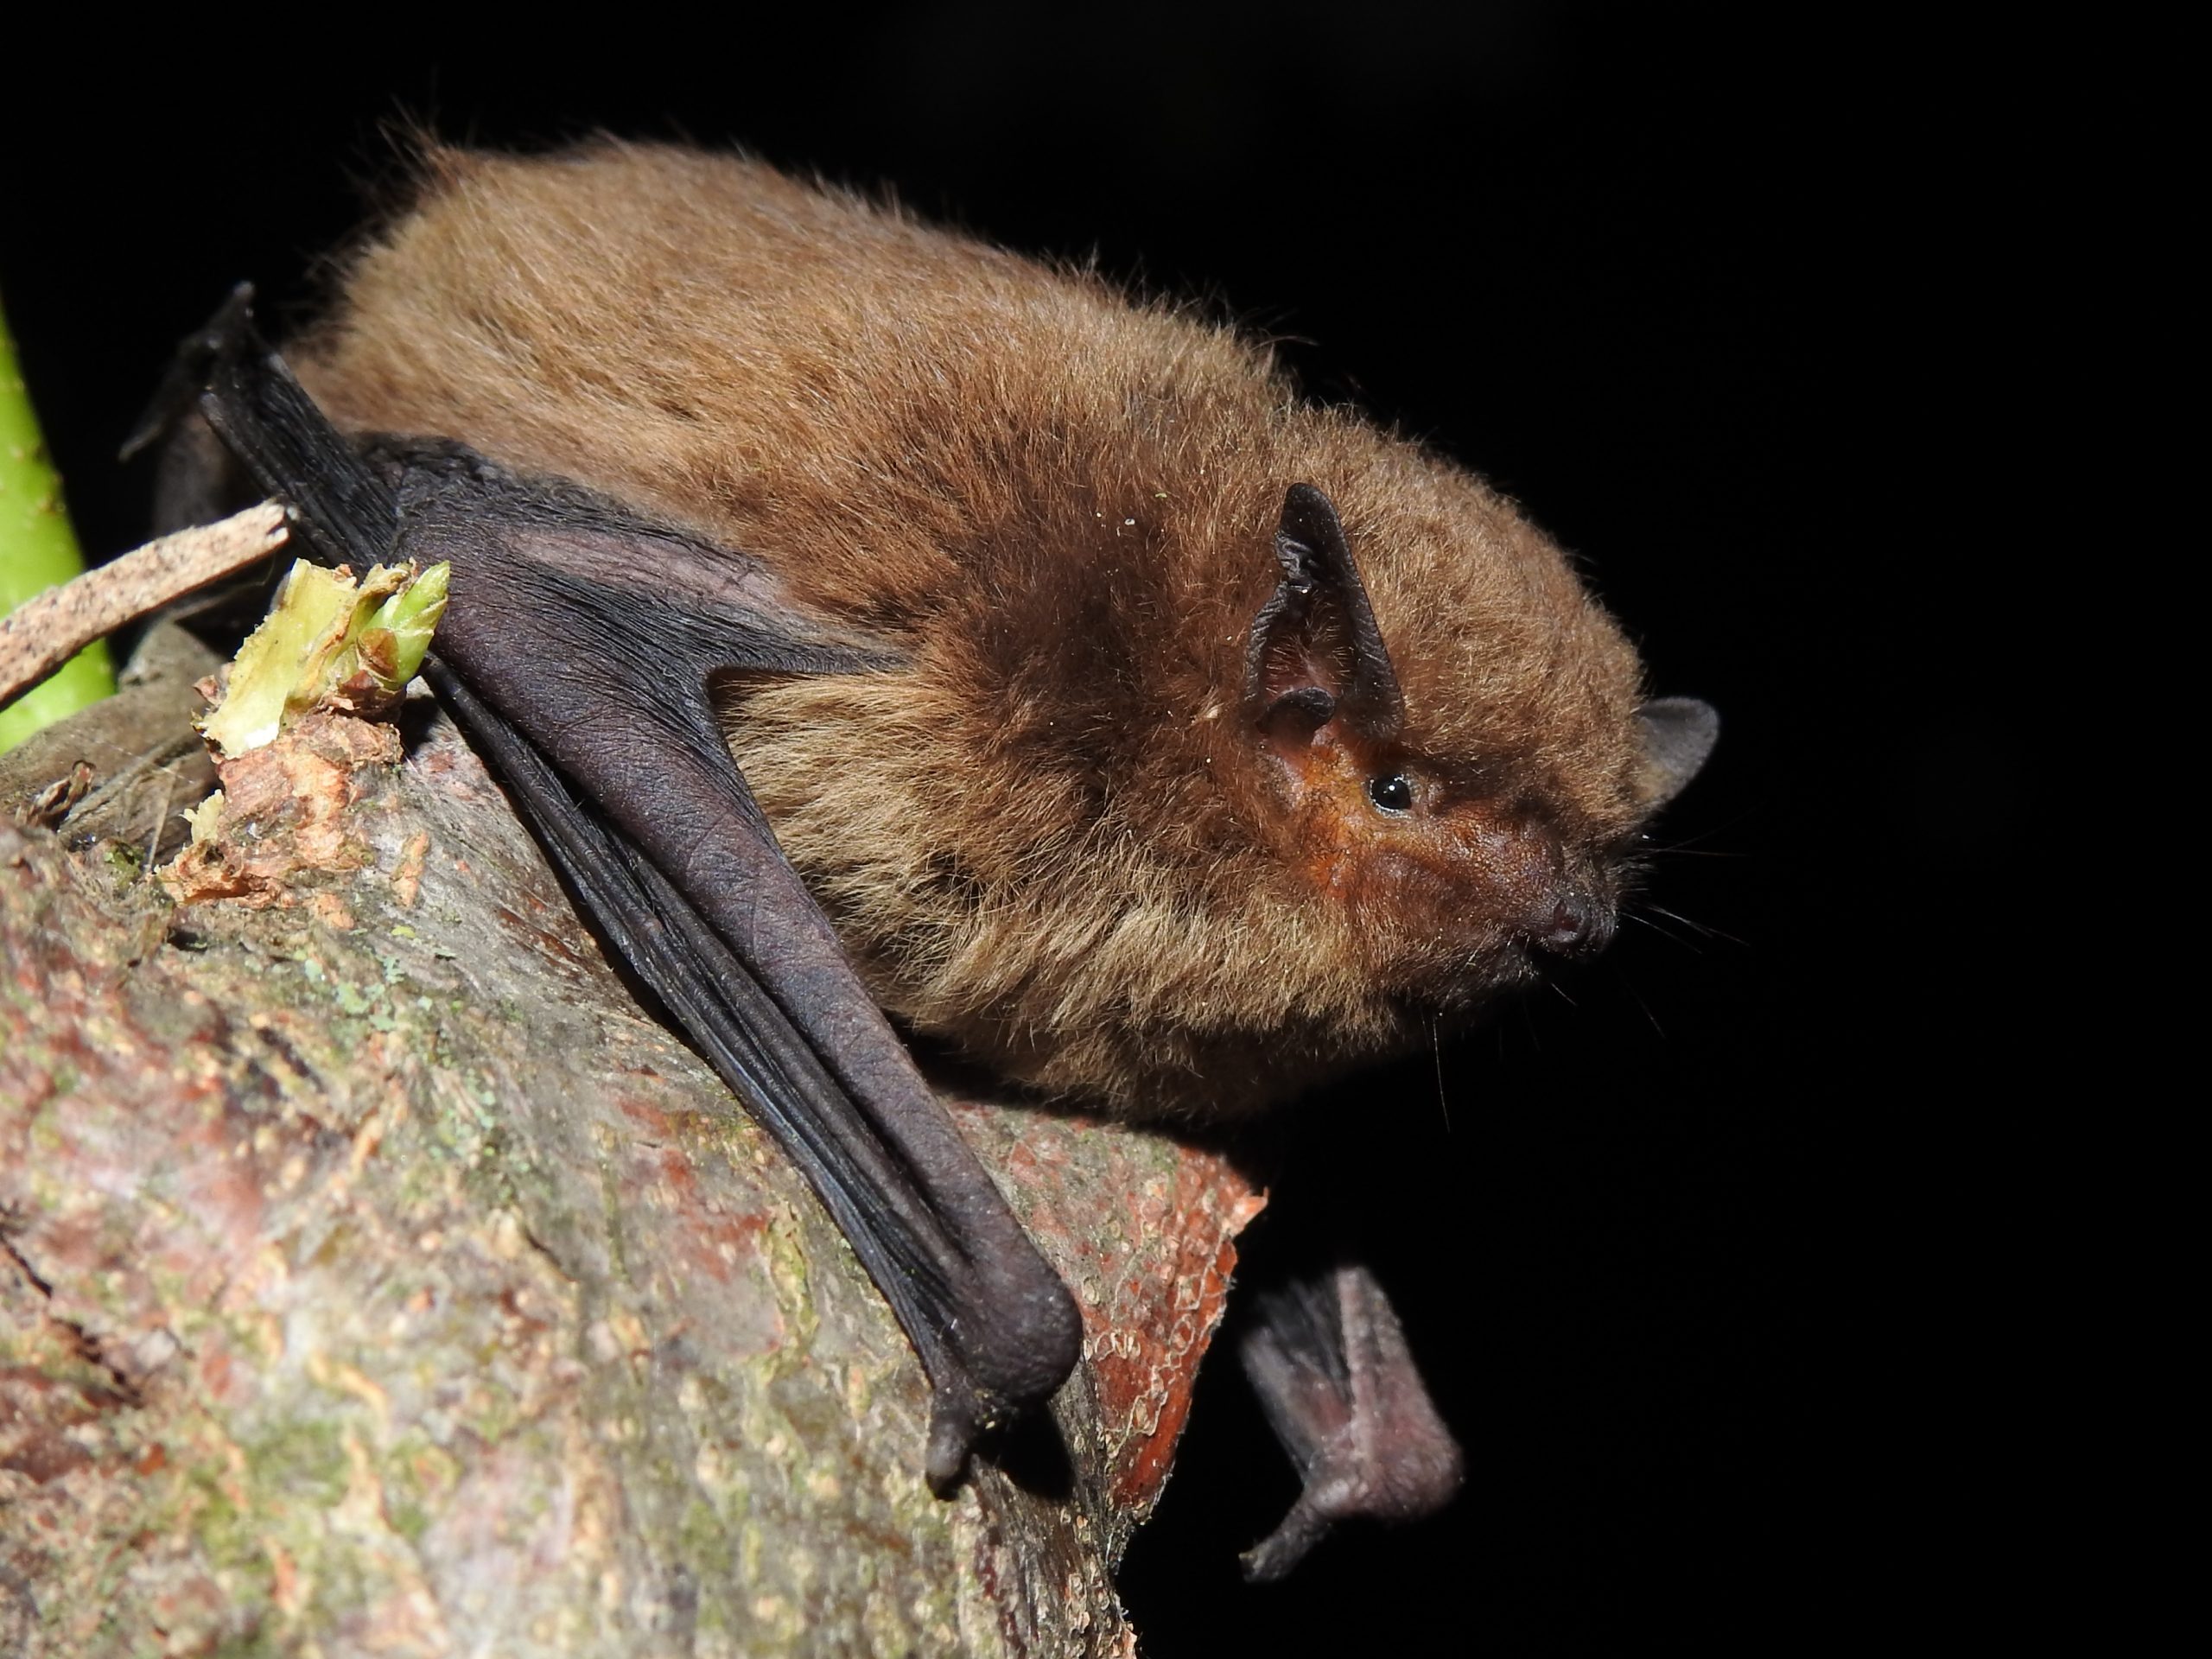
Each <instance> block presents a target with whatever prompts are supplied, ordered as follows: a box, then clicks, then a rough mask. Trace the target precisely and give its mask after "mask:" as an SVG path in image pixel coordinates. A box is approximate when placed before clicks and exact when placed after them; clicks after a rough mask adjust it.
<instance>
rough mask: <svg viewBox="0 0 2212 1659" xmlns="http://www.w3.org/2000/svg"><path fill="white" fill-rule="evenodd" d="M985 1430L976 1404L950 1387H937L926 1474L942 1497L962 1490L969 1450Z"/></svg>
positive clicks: (932, 1404)
mask: <svg viewBox="0 0 2212 1659" xmlns="http://www.w3.org/2000/svg"><path fill="white" fill-rule="evenodd" d="M982 1432H983V1425H982V1423H981V1422H980V1421H978V1420H977V1418H976V1412H975V1410H974V1408H973V1407H972V1406H971V1405H970V1404H969V1402H967V1401H966V1400H964V1399H963V1398H961V1397H959V1395H957V1394H956V1393H955V1392H954V1391H953V1390H952V1389H943V1388H939V1389H932V1390H931V1400H930V1439H929V1448H928V1451H927V1452H925V1454H924V1458H923V1462H922V1478H924V1479H925V1480H926V1481H928V1482H929V1484H930V1491H932V1492H934V1493H936V1494H937V1495H938V1497H951V1496H952V1495H953V1493H954V1492H955V1491H958V1490H959V1486H960V1478H961V1477H962V1476H963V1475H964V1474H965V1473H966V1472H967V1471H968V1454H969V1452H973V1451H974V1450H975V1449H976V1440H977V1439H978V1438H979V1437H980V1436H981V1435H982Z"/></svg>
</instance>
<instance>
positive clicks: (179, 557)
mask: <svg viewBox="0 0 2212 1659" xmlns="http://www.w3.org/2000/svg"><path fill="white" fill-rule="evenodd" d="M287 534H288V532H287V531H286V529H285V525H284V510H283V508H282V507H280V506H278V505H277V504H276V503H275V502H273V501H264V502H263V503H262V504H261V505H259V506H257V507H248V508H247V509H246V510H245V512H241V513H238V514H235V515H234V516H232V517H231V518H226V519H224V520H222V521H221V522H220V523H219V524H203V525H201V526H200V527H199V528H198V529H195V530H182V531H178V532H177V533H176V534H175V535H174V536H164V537H162V538H161V540H159V541H157V542H149V543H147V544H146V545H145V546H143V547H142V548H138V549H137V550H135V551H132V552H129V553H125V554H124V556H122V557H121V558H119V559H115V560H112V561H111V562H110V563H106V564H104V565H102V566H100V567H99V569H96V570H87V571H86V572H85V574H84V575H81V576H78V577H76V578H74V579H73V580H72V581H69V582H64V583H63V584H62V585H61V586H60V587H59V588H48V589H47V591H46V592H44V593H42V594H37V595H36V596H35V597H33V598H31V599H29V600H26V601H24V602H23V603H22V605H20V606H18V607H16V609H15V610H14V611H12V612H10V613H9V614H8V615H7V616H5V617H0V705H4V704H6V703H9V702H12V701H14V700H15V699H16V697H18V696H21V695H22V693H23V692H25V691H28V690H30V688H31V687H33V686H34V685H36V684H37V683H39V682H40V681H41V680H42V679H44V678H46V677H47V676H48V675H49V674H51V673H53V672H54V671H55V670H57V669H59V668H60V666H61V665H62V664H64V663H66V662H67V661H68V660H69V659H70V658H72V657H73V656H74V655H76V653H77V652H78V651H79V649H81V648H82V647H83V646H84V645H87V644H89V643H90V642H91V641H92V640H94V639H101V638H103V637H104V636H105V635H107V634H110V633H112V632H115V630H116V629H118V628H119V627H121V626H123V625H124V623H126V622H128V621H130V620H132V619H133V618H135V617H141V616H144V615H145V614H146V613H148V612H149V611H156V610H159V609H160V608H161V607H162V606H164V605H166V604H168V602H169V601H171V600H173V599H176V598H179V597H181V596H182V595H183V594H188V593H190V592H191V591H192V590H193V589H194V588H204V587H206V586H207V584H208V583H209V582H215V581H218V580H219V579H220V578H222V577H224V576H227V575H231V574H232V572H234V571H238V570H242V569H245V567H246V566H247V565H249V564H252V563H255V562H256V561H257V560H260V559H265V558H267V557H268V556H270V554H271V553H274V552H275V551H276V550H277V549H278V548H280V547H282V546H283V544H284V541H285V537H286V536H287Z"/></svg>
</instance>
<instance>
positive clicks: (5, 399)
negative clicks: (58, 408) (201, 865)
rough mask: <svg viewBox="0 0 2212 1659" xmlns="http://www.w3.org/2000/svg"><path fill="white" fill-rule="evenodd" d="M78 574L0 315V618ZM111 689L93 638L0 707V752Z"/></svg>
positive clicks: (73, 541) (56, 487) (73, 544)
mask: <svg viewBox="0 0 2212 1659" xmlns="http://www.w3.org/2000/svg"><path fill="white" fill-rule="evenodd" d="M84 568H85V561H84V558H83V556H82V555H80V554H79V552H78V550H77V537H76V535H75V533H74V532H73V531H72V530H71V529H70V527H69V515H68V513H67V511H66V510H64V508H63V507H62V505H61V480H60V476H59V475H58V474H56V473H55V472H54V464H53V462H51V461H48V459H47V454H46V445H45V444H44V443H43V442H41V439H40V437H39V430H38V419H37V417H36V416H35V415H33V414H32V412H31V402H30V396H29V392H28V391H27V390H26V389H25V387H24V385H23V377H22V373H21V372H19V371H18V370H17V368H16V344H15V341H14V340H12V339H10V337H9V334H8V321H7V318H6V316H5V315H4V314H0V614H5V613H7V612H9V611H12V610H14V609H15V608H16V607H17V606H18V605H21V604H22V602H23V601H25V600H27V599H29V598H30V597H31V596H32V595H34V594H41V593H43V592H45V591H46V590H47V589H48V588H55V587H59V586H60V584H61V583H63V582H67V581H68V580H69V578H70V577H72V576H73V575H76V574H77V573H78V572H79V571H80V570H82V569H84ZM114 691H115V673H114V671H113V669H112V668H111V667H110V665H109V663H108V654H107V645H106V644H105V641H100V640H95V641H94V642H93V643H92V644H91V645H86V647H85V648H84V649H83V650H82V651H80V652H78V653H77V654H76V655H75V656H74V657H73V658H70V659H69V661H68V662H67V664H63V666H62V667H61V668H60V670H59V671H56V672H55V674H54V677H52V678H51V679H48V680H47V681H45V682H43V683H41V684H39V685H35V686H33V687H32V688H31V689H30V690H29V691H27V692H25V693H24V694H23V695H22V696H20V697H18V698H16V701H15V702H11V703H10V704H9V705H8V706H7V707H6V708H4V709H0V753H4V752H5V751H7V750H9V749H10V748H13V747H15V746H16V744H18V743H20V742H22V741H23V740H24V739H25V738H27V737H29V735H30V734H32V733H33V732H35V731H37V730H39V729H40V728H42V727H46V726H50V725H52V724H53V723H54V721H57V720H60V719H61V718H62V717H63V716H64V715H70V714H73V713H75V712H76V711H77V710H78V709H81V708H83V707H84V706H85V705H86V703H89V702H99V700H100V699H101V698H102V697H105V696H112V695H113V693H114Z"/></svg>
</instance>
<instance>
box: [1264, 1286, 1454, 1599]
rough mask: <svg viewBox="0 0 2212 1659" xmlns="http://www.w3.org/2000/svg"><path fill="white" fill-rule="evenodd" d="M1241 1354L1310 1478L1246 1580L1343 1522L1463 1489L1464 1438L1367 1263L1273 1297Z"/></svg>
mask: <svg viewBox="0 0 2212 1659" xmlns="http://www.w3.org/2000/svg"><path fill="white" fill-rule="evenodd" d="M1241 1357H1242V1358H1243V1362H1244V1374H1245V1376H1248V1377H1249V1378H1250V1379H1251V1383H1252V1386H1253V1388H1254V1389H1255V1391H1256V1392H1257V1393H1258V1395H1259V1396H1260V1403H1261V1405H1262V1407H1264V1408H1266V1410H1267V1414H1268V1421H1269V1422H1270V1423H1271V1424H1273V1425H1274V1431H1275V1434H1276V1437H1277V1438H1278V1439H1280V1440H1281V1441H1282V1443H1283V1446H1284V1449H1285V1450H1287V1451H1288V1452H1289V1453H1290V1454H1291V1456H1292V1458H1293V1459H1295V1460H1296V1462H1297V1464H1298V1466H1299V1472H1300V1474H1301V1475H1302V1476H1303V1477H1304V1478H1305V1481H1306V1490H1305V1491H1303V1492H1301V1493H1300V1495H1299V1498H1298V1502H1297V1503H1294V1504H1293V1505H1292V1506H1291V1510H1290V1513H1289V1514H1288V1515H1287V1516H1284V1517H1283V1521H1282V1524H1281V1525H1280V1526H1278V1527H1277V1528H1276V1529H1274V1531H1273V1532H1272V1533H1270V1534H1268V1536H1267V1537H1266V1538H1264V1539H1262V1541H1260V1542H1259V1543H1258V1544H1256V1545H1255V1546H1254V1547H1253V1548H1251V1549H1249V1550H1247V1551H1246V1552H1245V1553H1244V1554H1243V1556H1242V1557H1241V1558H1240V1559H1241V1560H1243V1567H1244V1576H1245V1577H1246V1578H1247V1579H1249V1580H1254V1581H1255V1582H1259V1581H1262V1580H1272V1579H1280V1578H1281V1577H1282V1576H1283V1575H1284V1574H1285V1573H1288V1572H1289V1571H1290V1570H1291V1568H1293V1567H1295V1566H1297V1565H1298V1563H1299V1562H1300V1560H1303V1559H1304V1558H1305V1555H1306V1551H1308V1550H1310V1549H1312V1548H1313V1546H1314V1545H1315V1544H1318V1543H1319V1542H1320V1541H1321V1540H1322V1539H1323V1538H1324V1537H1325V1536H1326V1535H1327V1534H1328V1531H1329V1529H1330V1528H1332V1527H1333V1526H1335V1525H1336V1524H1337V1522H1339V1521H1346V1520H1351V1519H1352V1518H1354V1517H1355V1516H1370V1517H1372V1518H1373V1519H1376V1520H1378V1521H1411V1520H1415V1519H1417V1518H1419V1517H1420V1516H1425V1515H1429V1514H1433V1512H1435V1511H1436V1510H1440V1509H1441V1508H1443V1507H1444V1505H1445V1504H1446V1503H1449V1502H1450V1501H1451V1498H1452V1494H1453V1493H1454V1492H1456V1491H1459V1478H1460V1473H1461V1459H1460V1455H1459V1443H1458V1442H1457V1441H1455V1440H1453V1439H1452V1432H1451V1430H1449V1429H1447V1428H1446V1427H1445V1426H1444V1420H1443V1419H1442V1418H1441V1417H1440V1416H1439V1415H1438V1414H1437V1411H1436V1407H1435V1404H1434V1403H1433V1402H1432V1401H1431V1400H1430V1399H1429V1397H1428V1389H1427V1387H1426V1386H1425V1385H1424V1384H1423V1383H1422V1382H1421V1373H1420V1372H1419V1371H1418V1370H1415V1369H1414V1360H1413V1353H1412V1351H1411V1350H1410V1349H1408V1347H1407V1345H1406V1337H1405V1332H1404V1331H1403V1330H1402V1329H1401V1328H1400V1326H1399V1325H1398V1317H1397V1315H1396V1313H1394V1312H1393V1311H1392V1309H1391V1306H1390V1303H1389V1298H1387V1297H1386V1296H1384V1295H1383V1288H1382V1287H1381V1286H1379V1285H1377V1284H1376V1282H1375V1280H1374V1277H1373V1275H1372V1274H1370V1273H1369V1272H1368V1271H1367V1270H1366V1269H1365V1268H1358V1267H1345V1268H1337V1269H1336V1270H1335V1271H1333V1272H1332V1273H1330V1274H1326V1275H1325V1276H1324V1277H1323V1278H1321V1279H1319V1280H1318V1281H1302V1282H1300V1283H1297V1284H1294V1285H1292V1286H1290V1287H1287V1288H1286V1289H1284V1290H1281V1291H1279V1292H1276V1293H1274V1294H1270V1295H1268V1296H1267V1297H1265V1298H1264V1299H1263V1300H1262V1303H1261V1308H1260V1322H1259V1324H1258V1325H1255V1327H1254V1328H1253V1329H1252V1331H1251V1332H1249V1334H1248V1335H1247V1336H1246V1337H1245V1338H1244V1341H1243V1349H1242V1353H1241Z"/></svg>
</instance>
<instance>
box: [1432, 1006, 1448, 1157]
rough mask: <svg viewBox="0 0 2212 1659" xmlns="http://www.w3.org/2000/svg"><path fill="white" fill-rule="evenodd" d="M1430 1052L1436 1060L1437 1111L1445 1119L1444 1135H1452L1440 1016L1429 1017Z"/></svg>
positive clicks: (1442, 1028)
mask: <svg viewBox="0 0 2212 1659" xmlns="http://www.w3.org/2000/svg"><path fill="white" fill-rule="evenodd" d="M1428 1052H1429V1053H1430V1054H1431V1055H1432V1056H1433V1057H1434V1058H1435V1060H1436V1109H1437V1111H1438V1112H1439V1113H1440V1115H1441V1116H1443V1119H1444V1133H1445V1134H1446V1135H1449V1134H1451V1133H1452V1103H1451V1102H1450V1101H1449V1100H1448V1099H1446V1097H1445V1094H1444V1021H1443V1017H1442V1016H1441V1015H1440V1014H1431V1015H1429V1017H1428Z"/></svg>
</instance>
